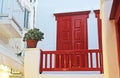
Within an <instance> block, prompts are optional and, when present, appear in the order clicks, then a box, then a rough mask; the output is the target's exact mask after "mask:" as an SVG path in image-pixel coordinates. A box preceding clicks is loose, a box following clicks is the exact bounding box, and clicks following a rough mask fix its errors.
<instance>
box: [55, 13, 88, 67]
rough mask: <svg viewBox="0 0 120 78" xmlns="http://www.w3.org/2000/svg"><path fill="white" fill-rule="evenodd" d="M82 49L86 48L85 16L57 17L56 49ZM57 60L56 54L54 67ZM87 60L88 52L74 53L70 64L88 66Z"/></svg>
mask: <svg viewBox="0 0 120 78" xmlns="http://www.w3.org/2000/svg"><path fill="white" fill-rule="evenodd" d="M82 49H88V35H87V16H86V15H68V16H59V17H57V50H82ZM66 57H67V56H66ZM80 58H82V59H80ZM57 60H59V56H56V67H57V66H58V64H59V63H58V61H57ZM77 61H80V62H77ZM87 61H88V54H86V53H83V54H78V55H77V54H76V55H75V56H73V59H72V66H73V67H86V66H88V63H87ZM79 63H81V64H79Z"/></svg>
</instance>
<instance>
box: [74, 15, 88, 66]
mask: <svg viewBox="0 0 120 78" xmlns="http://www.w3.org/2000/svg"><path fill="white" fill-rule="evenodd" d="M86 32H87V27H86V21H85V17H84V16H82V15H77V16H72V43H73V49H74V50H81V49H88V45H87V43H86V42H87V34H86ZM74 57H76V58H74V60H77V63H76V64H75V67H76V66H77V67H85V66H88V63H86V61H88V54H86V53H81V54H79V55H77V54H76V56H74ZM79 61H80V62H79ZM78 63H81V64H78Z"/></svg>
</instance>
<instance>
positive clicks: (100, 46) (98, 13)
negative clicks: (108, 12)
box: [94, 10, 104, 73]
mask: <svg viewBox="0 0 120 78" xmlns="http://www.w3.org/2000/svg"><path fill="white" fill-rule="evenodd" d="M94 13H95V17H96V18H97V23H98V44H99V50H101V51H102V21H101V19H100V10H94ZM101 58H102V59H101V61H100V65H101V66H102V70H101V73H103V72H104V71H103V53H101Z"/></svg>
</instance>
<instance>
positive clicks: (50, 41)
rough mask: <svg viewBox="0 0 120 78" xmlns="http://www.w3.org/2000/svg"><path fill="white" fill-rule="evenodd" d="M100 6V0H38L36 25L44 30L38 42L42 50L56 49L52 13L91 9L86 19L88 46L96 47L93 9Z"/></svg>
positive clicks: (95, 25)
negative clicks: (42, 36) (40, 40)
mask: <svg viewBox="0 0 120 78" xmlns="http://www.w3.org/2000/svg"><path fill="white" fill-rule="evenodd" d="M99 8H100V0H38V9H37V15H36V16H37V17H36V18H37V19H36V26H37V27H39V28H40V29H41V31H43V32H44V34H45V35H44V37H45V39H44V40H43V41H42V42H39V43H38V46H37V47H38V48H41V49H43V50H55V49H56V21H55V17H54V15H53V14H54V13H64V12H76V11H88V10H91V11H92V12H91V13H90V16H89V17H90V18H89V19H88V24H89V25H88V28H89V30H88V33H89V48H98V41H97V30H96V29H97V20H96V19H95V15H94V13H93V10H96V9H99Z"/></svg>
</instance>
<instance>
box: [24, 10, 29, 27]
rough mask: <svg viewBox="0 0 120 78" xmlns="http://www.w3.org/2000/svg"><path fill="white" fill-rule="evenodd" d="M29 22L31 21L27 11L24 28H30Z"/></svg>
mask: <svg viewBox="0 0 120 78" xmlns="http://www.w3.org/2000/svg"><path fill="white" fill-rule="evenodd" d="M28 21H29V11H28V10H27V9H25V12H24V28H29V27H28Z"/></svg>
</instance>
